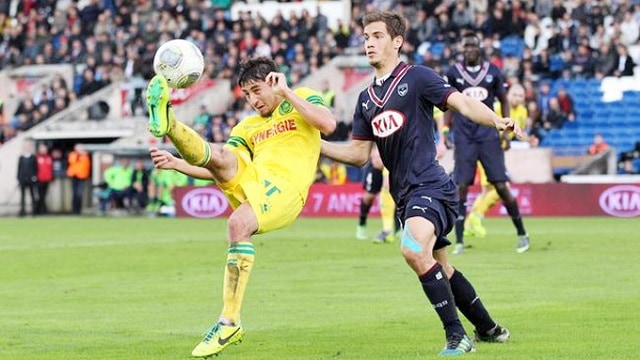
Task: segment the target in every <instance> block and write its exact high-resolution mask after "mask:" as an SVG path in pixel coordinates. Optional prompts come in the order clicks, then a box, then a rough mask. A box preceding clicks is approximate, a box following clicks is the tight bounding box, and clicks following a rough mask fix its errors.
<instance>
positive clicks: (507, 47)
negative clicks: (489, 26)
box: [500, 36, 525, 58]
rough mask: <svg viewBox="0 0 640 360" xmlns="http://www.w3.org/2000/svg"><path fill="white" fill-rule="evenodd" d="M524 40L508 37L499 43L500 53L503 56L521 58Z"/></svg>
mask: <svg viewBox="0 0 640 360" xmlns="http://www.w3.org/2000/svg"><path fill="white" fill-rule="evenodd" d="M524 46H525V45H524V40H523V39H521V38H520V37H517V36H509V37H506V38H504V39H502V41H500V52H501V53H502V55H503V56H515V57H517V58H520V57H522V52H523V51H524Z"/></svg>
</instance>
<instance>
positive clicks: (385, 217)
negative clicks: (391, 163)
mask: <svg viewBox="0 0 640 360" xmlns="http://www.w3.org/2000/svg"><path fill="white" fill-rule="evenodd" d="M363 173H364V176H363V179H362V189H363V190H364V192H363V194H362V199H361V201H360V214H359V217H358V227H356V239H358V240H367V239H369V235H368V233H367V219H368V217H369V211H370V210H371V206H372V205H373V202H374V201H375V198H376V196H377V195H380V198H379V203H380V216H381V217H382V231H381V232H380V234H378V235H377V236H376V237H374V238H373V242H374V243H377V244H384V243H390V242H393V240H394V236H395V233H396V232H397V231H398V230H399V229H400V226H399V221H398V220H397V218H396V216H395V208H396V206H395V204H394V202H393V198H392V197H391V194H390V193H389V172H388V171H387V170H386V169H384V165H383V164H382V159H380V153H379V152H378V149H377V148H376V147H375V146H374V147H373V149H372V150H371V158H370V160H369V161H368V162H367V164H366V165H365V166H364V168H363Z"/></svg>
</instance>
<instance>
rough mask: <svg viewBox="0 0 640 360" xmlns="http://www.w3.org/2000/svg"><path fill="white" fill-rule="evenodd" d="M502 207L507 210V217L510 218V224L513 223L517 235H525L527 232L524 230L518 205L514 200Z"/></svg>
mask: <svg viewBox="0 0 640 360" xmlns="http://www.w3.org/2000/svg"><path fill="white" fill-rule="evenodd" d="M504 207H505V208H506V209H507V213H509V216H511V222H513V225H514V226H515V227H516V231H517V232H518V235H524V234H526V233H527V232H526V231H525V230H524V224H523V223H522V217H520V208H518V203H517V202H516V201H515V200H514V201H513V202H512V203H506V204H504Z"/></svg>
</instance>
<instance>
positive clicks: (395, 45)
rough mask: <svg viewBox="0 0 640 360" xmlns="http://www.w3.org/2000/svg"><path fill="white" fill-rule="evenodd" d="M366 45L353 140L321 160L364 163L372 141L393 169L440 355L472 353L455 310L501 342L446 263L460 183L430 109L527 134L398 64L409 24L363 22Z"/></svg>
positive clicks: (497, 329)
mask: <svg viewBox="0 0 640 360" xmlns="http://www.w3.org/2000/svg"><path fill="white" fill-rule="evenodd" d="M363 22H364V40H365V41H364V46H365V53H366V56H367V58H368V61H369V64H370V65H372V66H373V68H374V69H375V80H374V82H373V83H372V84H371V85H370V86H369V87H368V88H367V89H366V90H364V91H362V93H360V96H359V98H358V102H357V104H356V108H355V113H354V118H353V133H352V140H351V141H350V142H349V143H347V144H337V143H329V142H326V141H323V143H322V152H323V154H324V155H326V156H328V157H330V158H333V159H336V160H338V161H342V162H345V163H349V164H352V165H356V166H362V165H364V163H366V161H367V160H368V158H369V154H370V152H371V148H372V144H373V143H374V142H375V144H376V146H377V147H378V150H379V151H380V156H381V158H382V162H383V163H384V165H385V167H386V168H387V169H388V170H389V186H390V191H391V194H392V196H393V199H394V200H395V203H396V206H397V216H398V217H399V218H400V219H401V221H402V224H403V230H402V237H401V251H402V254H403V256H404V258H405V260H406V262H407V264H408V265H409V266H410V267H411V269H412V270H413V271H414V272H415V273H416V274H417V275H418V279H419V281H420V283H421V285H422V288H423V290H424V293H425V294H426V296H427V298H428V299H429V301H430V303H431V304H432V305H433V308H434V309H435V311H436V313H437V314H438V316H439V318H440V320H441V321H442V324H443V326H444V329H445V334H446V339H447V341H446V346H445V348H444V349H443V350H442V351H441V352H440V354H441V355H463V354H465V353H467V352H471V351H474V350H475V346H474V343H473V340H471V339H470V338H469V336H467V334H466V332H465V330H464V328H463V326H462V323H461V321H460V319H459V317H458V313H457V310H456V306H457V307H458V309H459V310H460V311H461V312H462V314H464V315H465V317H466V318H467V319H469V321H471V323H472V324H473V325H474V326H475V333H476V340H479V341H493V342H504V341H506V340H507V339H508V337H509V331H508V330H507V329H506V328H504V327H502V326H500V325H498V324H497V323H496V322H495V321H493V319H492V318H491V316H490V315H489V313H488V311H487V310H486V308H485V307H484V305H483V304H482V301H481V300H480V298H479V297H478V296H477V295H476V292H475V290H474V288H473V286H472V285H471V283H470V282H469V281H468V280H467V279H466V278H465V277H464V275H462V273H461V272H460V271H458V270H456V269H455V268H454V267H453V266H452V265H451V264H450V263H449V262H448V260H447V251H446V246H448V245H450V244H451V243H450V242H449V241H448V240H447V239H446V237H445V235H446V234H447V233H448V232H449V231H451V229H452V228H453V227H454V222H455V220H456V217H457V210H458V203H459V198H458V192H457V188H456V185H455V183H454V182H453V181H452V180H451V178H450V177H449V176H448V175H447V174H446V173H445V170H444V168H443V167H442V166H440V164H439V163H438V162H437V160H436V144H435V141H434V137H435V136H434V120H433V108H434V106H437V107H438V108H440V109H442V110H446V109H451V110H453V111H457V112H460V113H462V114H465V115H466V116H468V117H470V118H472V119H473V121H475V122H477V123H479V124H482V125H485V126H490V127H494V128H497V129H499V130H513V131H514V132H515V134H516V136H517V137H519V138H522V137H523V134H522V130H521V129H520V128H518V127H517V125H516V124H515V123H514V121H513V120H511V119H509V118H500V117H498V116H497V115H496V114H495V113H494V112H493V111H491V109H489V108H488V107H487V106H485V105H484V104H482V103H481V102H479V101H477V100H474V99H472V98H470V97H468V96H465V95H463V94H461V93H460V92H458V91H456V90H455V89H454V88H452V87H451V86H450V85H449V84H447V83H446V82H445V81H444V80H443V79H442V78H441V77H440V76H438V74H436V73H435V72H434V71H433V70H432V69H430V68H427V67H424V66H411V65H407V64H406V63H404V62H402V61H400V58H399V52H400V49H401V47H402V44H403V42H404V33H405V30H406V26H407V25H406V20H405V19H404V18H403V17H402V16H400V15H398V14H395V13H391V12H371V13H368V14H367V15H365V17H364V20H363Z"/></svg>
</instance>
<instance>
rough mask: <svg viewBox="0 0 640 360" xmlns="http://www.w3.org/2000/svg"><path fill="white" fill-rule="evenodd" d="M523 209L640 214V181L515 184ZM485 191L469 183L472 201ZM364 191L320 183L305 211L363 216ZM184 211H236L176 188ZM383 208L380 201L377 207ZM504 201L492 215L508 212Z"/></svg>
mask: <svg viewBox="0 0 640 360" xmlns="http://www.w3.org/2000/svg"><path fill="white" fill-rule="evenodd" d="M511 191H512V193H513V194H514V196H515V197H516V198H517V200H518V204H519V206H520V212H521V213H522V214H523V215H526V216H614V217H626V218H635V217H640V185H637V184H564V183H552V184H512V185H511ZM479 193H480V188H479V187H478V186H472V187H471V188H470V189H469V201H468V206H469V207H470V206H471V205H472V204H473V200H474V199H475V197H476V196H478V195H479ZM361 197H362V185H361V184H359V183H354V184H346V185H341V186H332V185H326V184H314V185H313V186H312V187H311V190H310V191H309V197H308V199H307V203H306V205H305V207H304V209H303V211H302V216H308V217H357V216H358V212H359V209H360V199H361ZM174 198H175V200H176V215H177V216H178V217H199V218H214V217H220V216H226V215H229V214H230V213H231V210H232V209H231V207H230V206H229V203H228V202H227V199H226V198H225V197H224V195H223V193H222V192H221V191H220V190H219V189H218V188H216V187H181V188H176V189H175V193H174ZM371 214H372V215H377V214H379V207H378V204H377V201H376V203H375V205H374V206H373V207H372V209H371ZM506 214H507V213H506V210H505V209H504V207H503V206H501V204H497V205H496V206H494V207H493V208H492V209H491V210H490V211H489V213H488V214H487V216H505V215H506Z"/></svg>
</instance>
